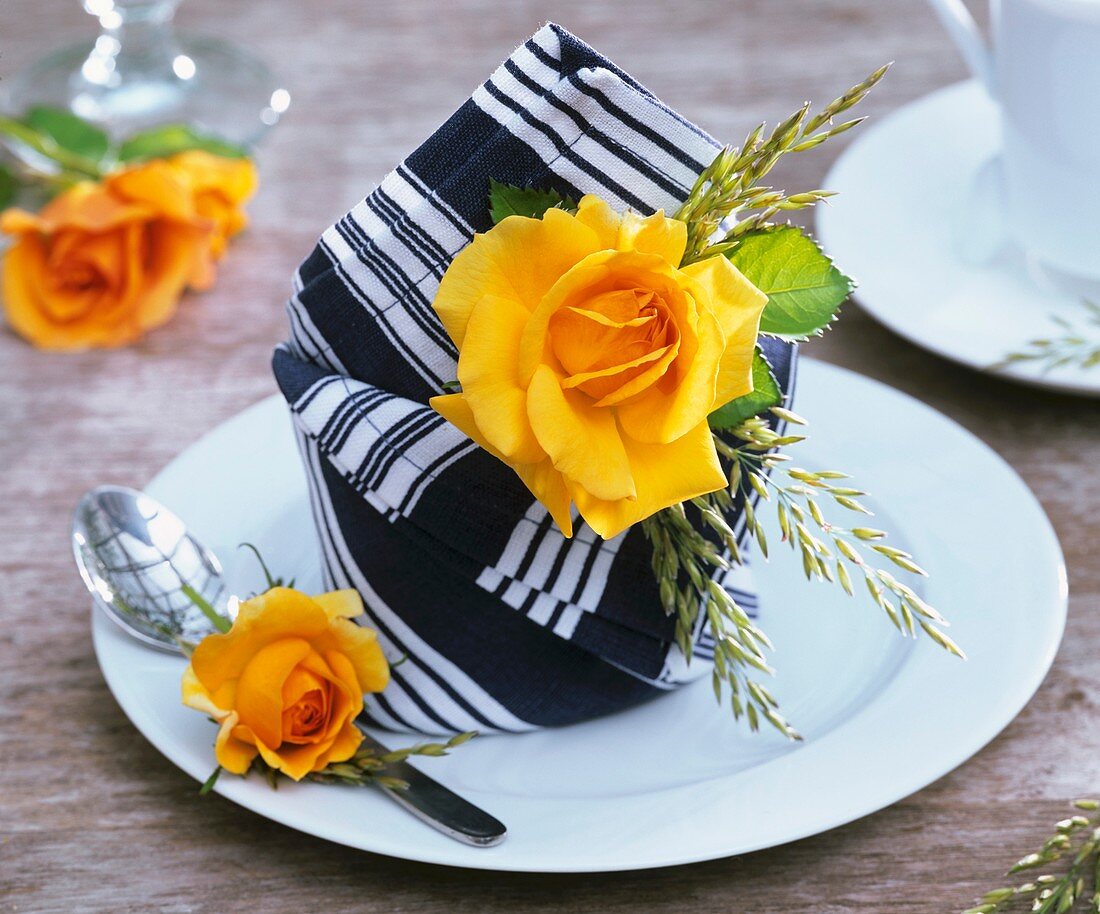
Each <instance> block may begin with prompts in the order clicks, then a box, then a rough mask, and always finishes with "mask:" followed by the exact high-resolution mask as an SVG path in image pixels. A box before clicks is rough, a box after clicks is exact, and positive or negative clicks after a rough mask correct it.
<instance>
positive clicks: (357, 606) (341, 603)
mask: <svg viewBox="0 0 1100 914" xmlns="http://www.w3.org/2000/svg"><path fill="white" fill-rule="evenodd" d="M310 599H312V600H313V602H314V603H316V604H317V605H318V606H320V607H321V609H323V610H324V611H325V615H326V616H328V617H329V620H330V621H331V620H333V619H354V618H355V617H356V616H361V615H363V598H362V597H361V596H360V595H359V591H358V590H353V589H352V588H350V587H349V588H347V589H346V590H331V591H329V592H328V593H322V594H318V595H317V596H315V597H311V598H310Z"/></svg>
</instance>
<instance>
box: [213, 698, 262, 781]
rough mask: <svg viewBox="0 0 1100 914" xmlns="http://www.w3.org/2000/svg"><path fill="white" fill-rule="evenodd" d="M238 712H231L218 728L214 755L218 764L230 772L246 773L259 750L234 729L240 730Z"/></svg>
mask: <svg viewBox="0 0 1100 914" xmlns="http://www.w3.org/2000/svg"><path fill="white" fill-rule="evenodd" d="M237 721H238V717H237V712H236V711H233V712H231V713H230V714H229V715H228V716H227V717H226V718H225V719H224V720H223V721H222V723H221V726H220V727H219V728H218V735H217V737H215V740H214V757H215V758H216V759H217V760H218V764H219V765H221V766H222V768H224V769H225V770H226V771H228V772H229V773H230V774H244V773H245V772H247V771H248V769H249V768H250V767H251V765H252V760H253V759H254V758H256V756H257V755H258V754H259V750H258V749H257V748H256V747H255V746H254V745H251V744H249V743H247V742H245V741H244V740H242V739H240V738H238V737H237V736H236V734H235V732H234V731H236V730H239V729H240V727H239V725H238V723H237Z"/></svg>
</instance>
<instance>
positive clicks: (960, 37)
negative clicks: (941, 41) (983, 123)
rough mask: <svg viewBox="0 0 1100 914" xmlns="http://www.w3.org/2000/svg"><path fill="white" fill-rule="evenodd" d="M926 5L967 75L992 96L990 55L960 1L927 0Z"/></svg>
mask: <svg viewBox="0 0 1100 914" xmlns="http://www.w3.org/2000/svg"><path fill="white" fill-rule="evenodd" d="M928 3H929V5H930V6H931V7H932V10H933V12H935V14H936V17H937V18H938V19H939V20H940V22H941V23H942V24H943V27H944V28H945V29H947V34H948V36H950V38H951V40H952V41H953V42H954V43H955V47H956V48H958V49H959V53H960V54H962V56H963V60H964V61H966V65H967V67H968V68H969V69H970V72H971V73H973V74H974V76H975V77H977V79H978V80H979V81H980V82H981V83H982V85H984V86H985V88H986V90H987V91H988V92H989V94H990V95H993V94H994V85H993V56H992V54H991V53H990V50H989V47H988V45H986V43H985V39H983V38H982V33H981V30H980V29H979V28H978V23H976V22H975V21H974V17H973V16H971V15H970V11H969V10H968V9H967V8H966V4H964V3H963V0H928Z"/></svg>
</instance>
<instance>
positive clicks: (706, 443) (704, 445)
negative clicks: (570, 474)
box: [572, 421, 726, 539]
mask: <svg viewBox="0 0 1100 914" xmlns="http://www.w3.org/2000/svg"><path fill="white" fill-rule="evenodd" d="M624 445H625V447H626V452H627V456H628V457H629V459H630V472H631V475H632V476H633V478H634V482H635V485H636V486H637V489H638V497H637V498H636V499H634V500H628V499H620V500H618V501H605V500H603V499H599V498H595V497H593V496H592V494H591V493H589V492H587V491H585V490H584V489H582V488H580V487H579V486H573V487H572V493H573V499H574V500H575V501H576V503H577V508H578V509H579V510H580V512H581V516H582V517H583V518H584V519H585V522H586V523H587V524H588V525H589V526H590V527H591V528H592V529H593V530H595V531H596V533H598V534H599V535H600V536H602V537H603V538H604V539H611V538H612V537H614V536H617V535H618V534H620V533H622V532H623V530H625V529H626V528H627V527H629V526H631V525H632V524H636V523H638V522H639V521H642V520H645V519H646V518H647V517H649V516H650V515H651V514H655V513H656V512H658V511H660V510H662V509H664V508H667V507H669V506H670V505H675V504H678V503H680V502H682V501H687V500H688V499H690V498H694V497H695V496H697V495H704V494H706V493H707V492H714V491H716V490H717V489H721V488H723V487H724V486H725V485H726V476H725V473H723V472H722V465H721V464H720V463H719V461H718V453H717V451H716V450H715V448H714V440H713V438H712V437H711V431H710V426H709V425H707V423H706V422H705V421H704V422H701V423H700V424H699V425H698V426H696V427H695V428H693V429H691V431H689V432H688V433H687V434H686V435H684V436H682V437H681V438H679V439H677V440H676V441H672V442H669V443H668V444H642V443H640V442H637V441H632V440H630V439H624Z"/></svg>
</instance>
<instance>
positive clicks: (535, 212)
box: [489, 178, 577, 225]
mask: <svg viewBox="0 0 1100 914" xmlns="http://www.w3.org/2000/svg"><path fill="white" fill-rule="evenodd" d="M554 207H557V208H559V209H576V208H577V204H576V202H574V201H573V200H570V199H569V198H568V197H563V196H562V195H561V194H559V193H558V192H557V191H556V190H539V189H538V188H535V187H515V186H513V185H511V184H503V183H501V182H500V181H494V180H493V179H492V178H490V179H489V215H490V216H491V217H492V219H493V225H496V224H497V223H498V222H501V221H503V220H504V219H507V218H508V217H509V216H528V217H530V218H532V219H541V218H542V216H543V213H545V212H546V211H547V210H548V209H554Z"/></svg>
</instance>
